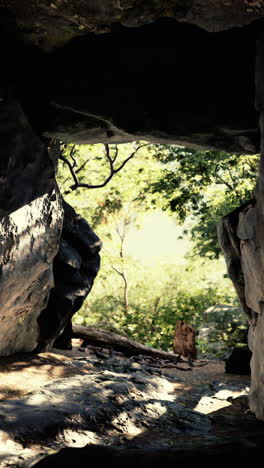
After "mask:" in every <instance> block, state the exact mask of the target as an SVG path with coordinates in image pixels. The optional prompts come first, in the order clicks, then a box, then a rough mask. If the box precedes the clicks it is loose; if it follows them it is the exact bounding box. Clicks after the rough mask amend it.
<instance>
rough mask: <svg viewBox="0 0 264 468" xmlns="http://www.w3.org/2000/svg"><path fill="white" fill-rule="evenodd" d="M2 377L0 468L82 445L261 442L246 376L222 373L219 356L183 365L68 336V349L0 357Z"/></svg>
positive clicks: (131, 446)
mask: <svg viewBox="0 0 264 468" xmlns="http://www.w3.org/2000/svg"><path fill="white" fill-rule="evenodd" d="M159 364H160V365H159ZM186 369H187V367H186ZM0 382H1V384H0V399H1V410H2V411H1V413H0V414H1V416H0V466H1V468H2V467H8V466H17V467H20V466H21V467H22V466H23V467H25V466H33V465H34V464H33V465H32V460H36V461H37V460H39V458H40V457H42V456H46V455H47V454H49V453H50V452H53V451H54V450H55V451H57V450H60V449H61V448H64V447H84V446H85V445H86V444H99V445H104V446H114V447H118V448H119V447H120V448H121V449H124V448H125V449H127V450H130V449H132V450H135V449H142V448H143V449H145V448H146V447H148V448H149V447H150V448H164V447H166V448H171V447H173V448H174V447H176V448H180V449H182V448H184V449H188V448H191V449H192V448H193V447H207V448H208V447H214V446H219V445H221V444H223V445H226V444H230V443H234V444H237V443H239V444H240V443H243V441H244V442H245V444H254V443H257V444H258V443H259V441H260V440H261V441H262V440H263V437H262V434H263V429H264V423H263V422H260V421H257V420H256V419H255V417H254V416H253V415H252V414H251V412H250V410H249V408H248V399H247V395H248V392H249V386H250V377H249V376H245V375H244V376H241V375H234V374H225V371H224V362H223V361H213V360H211V361H196V362H195V367H193V368H192V370H191V371H188V370H185V371H183V370H179V369H175V368H169V367H165V368H164V367H163V366H162V365H161V363H159V362H158V361H157V362H156V363H153V361H152V363H151V362H150V361H149V360H148V359H147V358H146V357H145V358H144V357H142V356H141V357H140V358H136V359H131V358H130V359H128V358H126V357H125V356H122V355H121V354H120V353H113V354H112V355H111V356H109V352H108V351H107V350H106V349H101V348H95V347H88V348H86V349H85V350H83V349H81V348H79V347H78V342H77V341H76V342H75V343H74V347H73V350H72V351H61V350H55V349H53V350H52V351H51V352H48V353H42V354H39V355H38V356H36V355H29V354H24V353H23V354H17V355H15V356H12V357H5V358H3V357H2V358H1V359H0ZM14 414H15V415H16V417H15V420H14ZM29 422H30V424H29ZM29 426H30V428H29ZM241 441H242V442H241ZM27 461H28V465H27V464H26V463H27Z"/></svg>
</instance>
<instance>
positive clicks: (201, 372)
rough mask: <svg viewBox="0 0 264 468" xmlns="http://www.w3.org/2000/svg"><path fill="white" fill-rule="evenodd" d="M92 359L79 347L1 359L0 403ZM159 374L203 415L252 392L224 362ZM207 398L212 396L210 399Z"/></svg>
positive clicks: (88, 368)
mask: <svg viewBox="0 0 264 468" xmlns="http://www.w3.org/2000/svg"><path fill="white" fill-rule="evenodd" d="M91 355H93V352H92V351H90V352H89V351H86V352H84V351H82V352H81V351H79V350H78V346H75V347H74V349H73V351H60V350H55V349H54V350H52V352H49V353H43V354H39V355H38V356H36V355H30V354H26V353H25V354H24V353H23V354H17V355H15V356H11V357H2V358H0V382H1V384H0V400H1V401H4V400H9V399H15V398H19V397H23V396H24V395H26V394H27V393H29V392H32V391H34V390H37V389H39V388H41V387H43V386H44V385H45V384H47V383H50V382H52V381H54V380H57V379H61V378H65V377H71V376H74V375H78V374H79V373H80V367H79V365H78V359H77V360H76V359H75V358H84V357H85V356H91ZM118 359H120V356H119V357H118ZM92 368H93V365H92V364H91V362H90V361H87V363H86V364H85V365H82V373H85V374H89V372H91V369H92ZM160 373H161V375H164V376H169V377H173V378H174V380H175V384H174V387H175V395H177V396H178V397H180V401H181V403H182V404H185V405H186V406H188V407H189V408H193V409H196V410H197V411H199V412H202V413H204V414H208V413H210V412H212V411H216V410H218V409H219V408H222V407H223V406H228V405H230V403H229V402H228V401H227V398H230V396H233V397H236V396H239V395H240V394H241V391H242V390H243V389H244V390H245V389H249V385H250V377H249V376H240V375H233V374H226V373H225V367H224V362H223V361H207V363H206V365H204V366H201V367H194V368H193V370H192V371H180V370H178V369H174V368H173V369H169V368H168V369H162V368H161V369H160ZM216 384H217V385H218V387H219V384H220V385H222V387H223V390H222V395H221V398H220V399H219V398H215V397H214V396H213V395H214V393H213V391H214V386H215V385H216ZM227 387H234V388H235V387H237V389H234V391H233V392H232V391H230V390H228V389H227ZM225 389H226V390H225ZM244 393H245V391H244ZM203 394H204V398H202V397H203ZM208 394H212V396H210V397H209V396H208ZM218 396H219V395H218Z"/></svg>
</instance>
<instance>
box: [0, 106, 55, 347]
mask: <svg viewBox="0 0 264 468" xmlns="http://www.w3.org/2000/svg"><path fill="white" fill-rule="evenodd" d="M0 160H1V164H0V179H1V186H0V239H1V243H0V322H1V327H0V355H8V354H12V353H14V352H17V351H33V349H34V348H35V347H36V346H37V344H38V340H39V333H40V331H39V324H38V318H39V316H40V313H41V311H42V310H43V309H44V308H45V306H46V304H47V301H48V298H49V293H50V289H51V287H53V284H54V278H53V259H54V257H55V255H56V254H57V251H58V248H59V238H60V235H61V228H62V220H63V209H62V203H61V198H60V195H59V193H58V190H57V187H56V183H55V172H54V167H53V164H52V162H51V160H50V158H49V155H48V152H47V150H46V148H45V146H44V145H43V143H42V142H41V140H40V139H39V138H38V137H37V136H36V135H35V134H34V132H33V131H32V129H31V127H30V125H29V123H28V120H27V118H26V116H25V114H24V112H23V110H22V108H21V107H20V105H19V104H18V103H17V102H16V100H14V99H12V98H7V99H6V100H5V101H2V102H0Z"/></svg>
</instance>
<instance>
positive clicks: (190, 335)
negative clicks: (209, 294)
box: [173, 320, 197, 359]
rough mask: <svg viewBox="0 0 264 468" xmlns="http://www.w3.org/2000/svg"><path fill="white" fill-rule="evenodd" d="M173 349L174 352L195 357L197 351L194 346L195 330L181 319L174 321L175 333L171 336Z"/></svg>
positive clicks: (191, 357)
mask: <svg viewBox="0 0 264 468" xmlns="http://www.w3.org/2000/svg"><path fill="white" fill-rule="evenodd" d="M173 351H174V353H175V354H180V355H181V356H186V357H188V358H190V359H196V357H197V351H196V346H195V330H194V328H193V326H192V325H188V324H187V323H184V322H183V321H182V320H178V321H177V322H176V328H175V334H174V338H173Z"/></svg>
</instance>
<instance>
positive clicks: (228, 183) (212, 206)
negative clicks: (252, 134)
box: [149, 145, 258, 258]
mask: <svg viewBox="0 0 264 468" xmlns="http://www.w3.org/2000/svg"><path fill="white" fill-rule="evenodd" d="M156 158H157V160H158V161H160V162H162V164H163V166H164V173H163V174H162V177H161V178H160V179H159V180H158V181H156V182H154V183H153V184H151V186H150V188H149V190H150V191H151V192H152V193H157V192H158V193H159V194H160V195H162V197H163V200H164V204H163V208H164V209H165V210H171V211H172V212H175V213H176V214H177V216H178V219H179V220H180V221H181V222H183V221H185V219H186V218H187V217H188V216H192V217H193V219H194V225H193V226H192V227H191V229H190V233H191V237H192V240H193V242H194V250H193V253H195V254H199V255H201V256H203V257H204V256H207V257H208V258H218V257H219V255H220V253H221V251H220V248H219V245H218V241H217V231H216V225H217V222H218V221H219V220H220V219H221V218H222V217H223V216H225V215H226V214H228V213H229V212H231V211H232V210H234V209H235V208H237V207H238V206H240V205H241V204H242V203H244V202H245V201H247V200H250V199H251V198H252V197H253V191H254V187H255V182H256V173H257V164H258V156H257V155H251V156H248V155H234V154H227V153H224V152H216V151H196V150H190V149H186V148H180V147H176V146H171V145H168V146H159V147H158V148H157V152H156Z"/></svg>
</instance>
